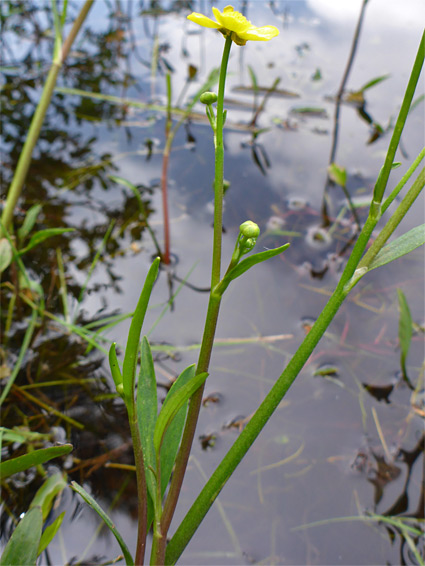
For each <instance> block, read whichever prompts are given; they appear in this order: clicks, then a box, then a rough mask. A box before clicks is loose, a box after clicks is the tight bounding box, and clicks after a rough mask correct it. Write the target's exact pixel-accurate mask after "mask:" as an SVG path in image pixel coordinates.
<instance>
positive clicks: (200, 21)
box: [187, 12, 221, 29]
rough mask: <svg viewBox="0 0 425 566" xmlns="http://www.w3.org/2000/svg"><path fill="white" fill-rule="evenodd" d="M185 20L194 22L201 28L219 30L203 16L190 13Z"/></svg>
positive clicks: (218, 26) (213, 22)
mask: <svg viewBox="0 0 425 566" xmlns="http://www.w3.org/2000/svg"><path fill="white" fill-rule="evenodd" d="M187 19H188V20H190V21H191V22H195V24H199V25H200V26H203V27H204V28H214V29H219V28H220V27H221V26H220V25H219V24H217V23H216V22H215V21H214V20H211V19H210V18H207V16H204V14H198V13H197V12H192V14H190V15H189V16H187Z"/></svg>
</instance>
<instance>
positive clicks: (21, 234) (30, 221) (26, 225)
mask: <svg viewBox="0 0 425 566" xmlns="http://www.w3.org/2000/svg"><path fill="white" fill-rule="evenodd" d="M41 209H42V206H41V204H35V205H34V206H32V207H31V208H30V209H28V211H27V213H26V215H25V219H24V222H23V224H22V226H21V227H20V228H19V230H18V238H19V240H20V241H21V242H22V241H23V240H24V239H25V238H26V237H27V236H28V234H29V233H30V232H31V230H32V229H33V228H34V224H35V222H36V220H37V216H38V215H39V214H40V211H41Z"/></svg>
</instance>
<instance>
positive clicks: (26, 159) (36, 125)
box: [0, 0, 94, 235]
mask: <svg viewBox="0 0 425 566" xmlns="http://www.w3.org/2000/svg"><path fill="white" fill-rule="evenodd" d="M93 2H94V0H86V2H85V3H84V5H83V7H82V8H81V11H80V13H79V14H78V16H77V19H76V20H75V21H74V24H73V26H72V29H71V32H70V34H69V36H68V37H67V39H66V41H65V43H64V44H63V47H62V51H61V53H60V56H57V57H55V58H54V60H53V62H52V66H51V67H50V71H49V74H48V75H47V79H46V83H45V85H44V88H43V93H42V95H41V99H40V102H39V103H38V106H37V109H36V111H35V113H34V116H33V118H32V120H31V125H30V128H29V130H28V135H27V138H26V140H25V143H24V147H23V148H22V151H21V154H20V156H19V160H18V164H17V166H16V170H15V174H14V175H13V179H12V183H11V185H10V188H9V192H8V194H7V199H6V204H5V207H4V210H3V214H2V222H3V225H4V227H5V228H6V230H10V227H11V223H12V217H13V211H14V210H15V206H16V203H17V202H18V199H19V197H20V195H21V192H22V188H23V186H24V183H25V179H26V176H27V173H28V169H29V166H30V163H31V158H32V153H33V151H34V147H35V145H36V143H37V140H38V138H39V135H40V130H41V127H42V125H43V121H44V117H45V115H46V112H47V109H48V107H49V105H50V101H51V99H52V96H53V90H54V88H55V85H56V80H57V77H58V74H59V71H60V69H61V67H62V64H63V62H64V61H65V59H66V57H67V55H68V53H69V50H70V48H71V46H72V43H73V41H74V39H75V37H76V35H77V33H78V32H79V30H80V28H81V26H82V24H83V22H84V20H85V18H86V16H87V14H88V12H89V10H90V8H91V6H92V4H93ZM1 233H3V231H1ZM0 235H1V234H0Z"/></svg>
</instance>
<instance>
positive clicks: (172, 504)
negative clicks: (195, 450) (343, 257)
mask: <svg viewBox="0 0 425 566" xmlns="http://www.w3.org/2000/svg"><path fill="white" fill-rule="evenodd" d="M231 46H232V40H231V39H230V38H226V43H225V45H224V50H223V58H222V61H221V68H220V79H219V87H218V99H217V120H216V129H215V135H214V145H215V177H214V240H213V255H212V269H211V293H210V299H209V303H208V311H207V316H206V320H205V327H204V334H203V337H202V344H201V350H200V352H199V359H198V365H197V368H196V373H197V374H198V373H202V372H204V371H208V367H209V362H210V358H211V351H212V347H213V343H214V335H215V329H216V325H217V319H218V313H219V309H220V302H221V297H220V296H218V295H216V294H214V292H213V290H214V287H215V286H216V285H217V283H218V282H219V281H220V268H221V238H222V227H223V173H224V146H223V125H224V119H223V105H224V89H225V84H226V73H227V64H228V61H229V54H230V48H231ZM203 392H204V386H202V387H200V388H199V389H198V391H197V392H196V393H195V394H194V395H193V397H192V398H191V400H190V404H189V410H188V414H187V419H186V425H185V429H184V432H183V436H182V441H181V444H180V449H179V452H178V454H177V458H176V464H175V469H174V474H173V478H172V480H171V484H170V489H169V492H168V496H167V499H166V501H165V504H164V511H163V514H162V520H161V531H162V535H163V539H162V541H161V544H162V545H164V547H165V544H166V538H167V533H168V529H169V527H170V524H171V520H172V518H173V515H174V511H175V508H176V505H177V500H178V497H179V494H180V490H181V486H182V483H183V478H184V474H185V471H186V467H187V462H188V459H189V455H190V450H191V448H192V443H193V438H194V435H195V429H196V424H197V422H198V415H199V410H200V407H201V403H202V395H203Z"/></svg>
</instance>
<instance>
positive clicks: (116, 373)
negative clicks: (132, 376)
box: [109, 342, 123, 395]
mask: <svg viewBox="0 0 425 566" xmlns="http://www.w3.org/2000/svg"><path fill="white" fill-rule="evenodd" d="M116 347H117V343H116V342H112V344H111V347H110V348H109V367H110V368H111V374H112V379H113V380H114V383H115V387H116V389H117V392H118V393H119V394H120V395H121V394H122V392H123V384H122V373H121V370H120V365H119V363H118V358H117V350H116Z"/></svg>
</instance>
